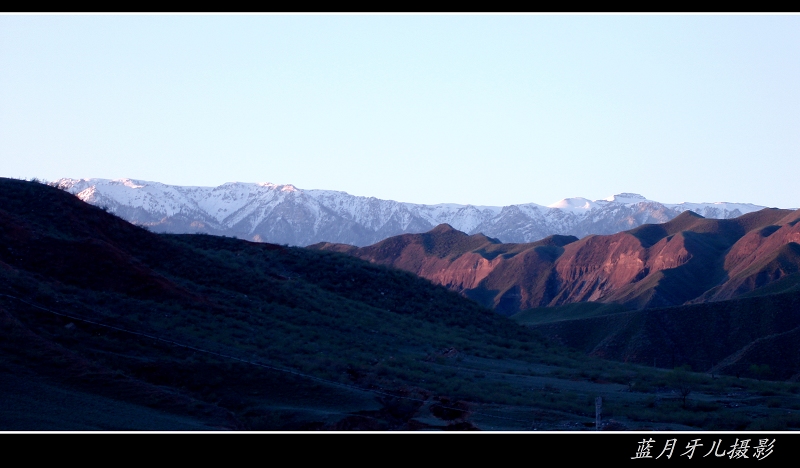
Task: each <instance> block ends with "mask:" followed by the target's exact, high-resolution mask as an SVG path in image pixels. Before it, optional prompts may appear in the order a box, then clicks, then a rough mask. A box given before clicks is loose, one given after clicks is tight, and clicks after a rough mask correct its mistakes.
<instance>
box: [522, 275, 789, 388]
mask: <svg viewBox="0 0 800 468" xmlns="http://www.w3.org/2000/svg"><path fill="white" fill-rule="evenodd" d="M788 280H790V278H787V281H786V282H787V283H788V282H789V281H788ZM775 286H780V284H778V283H776V285H775ZM777 289H778V290H779V291H781V292H778V293H776V294H763V292H762V294H758V295H753V296H752V297H743V298H738V299H732V300H728V301H719V302H709V303H703V304H691V305H686V306H680V307H667V308H658V309H647V310H639V311H624V309H619V308H617V309H614V308H608V306H607V305H605V310H604V307H603V306H604V305H601V304H597V305H596V306H594V308H591V307H590V306H589V305H588V304H586V305H584V307H583V309H584V311H582V312H581V313H578V312H576V311H578V310H579V308H576V307H575V306H577V305H572V308H573V309H575V311H572V310H569V309H567V308H558V309H556V310H552V309H534V310H529V311H525V312H520V313H519V314H517V315H515V316H514V317H513V319H515V320H517V321H518V322H519V323H523V324H526V325H528V326H531V327H532V328H534V329H536V330H538V331H541V332H542V333H543V334H545V335H547V336H550V337H551V338H554V339H557V341H559V342H560V343H562V344H565V345H568V346H570V347H573V348H576V349H580V350H582V351H584V352H586V353H588V354H592V355H596V356H600V357H603V358H608V359H615V360H620V361H626V362H637V363H642V364H653V363H655V364H656V365H660V366H661V367H670V368H672V367H675V366H681V365H685V364H688V365H691V367H692V368H693V369H697V370H702V371H708V372H714V373H724V374H728V375H739V376H741V375H747V376H750V377H758V378H762V377H763V378H769V379H774V380H792V381H796V380H798V378H800V340H798V338H800V292H797V291H793V290H792V289H793V288H777ZM786 289H789V292H783V291H785V290H786ZM559 309H567V310H564V311H563V313H559V312H561V311H560V310H559ZM763 366H768V367H769V372H761V369H762V368H763ZM753 369H756V370H755V371H754V370H753Z"/></svg>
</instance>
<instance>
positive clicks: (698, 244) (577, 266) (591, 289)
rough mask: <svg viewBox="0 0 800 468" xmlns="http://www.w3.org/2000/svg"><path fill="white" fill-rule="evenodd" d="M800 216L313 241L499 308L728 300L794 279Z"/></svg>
mask: <svg viewBox="0 0 800 468" xmlns="http://www.w3.org/2000/svg"><path fill="white" fill-rule="evenodd" d="M798 221H800V214H799V213H798V212H796V211H791V210H779V209H765V210H761V211H758V212H755V213H750V214H747V215H744V216H741V217H739V218H736V219H729V220H717V219H706V218H703V217H702V216H699V215H697V214H695V213H693V212H685V213H683V214H681V215H680V216H678V217H676V218H675V219H673V220H671V221H669V222H667V223H664V224H648V225H643V226H640V227H638V228H636V229H632V230H630V231H626V232H620V233H617V234H613V235H607V236H589V237H585V238H583V239H581V240H578V239H577V238H575V237H571V236H551V237H548V238H546V239H543V240H541V241H538V242H533V243H529V244H503V243H500V242H499V241H497V240H496V239H492V238H489V237H486V236H484V235H482V234H475V235H472V236H469V235H467V234H464V233H463V232H460V231H457V230H455V229H453V228H452V227H450V226H448V225H440V226H437V227H436V228H435V229H433V230H431V231H430V232H427V233H424V234H405V235H402V236H396V237H391V238H388V239H386V240H384V241H381V242H379V243H377V244H374V245H371V246H368V247H363V248H356V247H353V246H345V245H341V244H316V245H314V246H311V248H316V249H320V250H334V251H339V252H344V253H348V254H350V255H354V256H356V257H359V258H362V259H366V260H369V261H371V262H374V263H379V264H384V265H391V266H394V267H397V268H401V269H403V270H407V271H410V272H413V273H415V274H417V275H419V276H422V277H424V278H427V279H429V280H431V281H432V282H434V283H436V284H441V285H444V286H446V287H448V288H450V289H453V290H456V291H459V292H460V293H462V294H464V295H465V296H467V297H470V298H473V299H475V300H477V301H479V302H481V303H483V304H485V305H487V306H490V307H493V308H495V310H497V311H498V312H500V313H503V314H513V313H515V312H517V311H519V310H524V309H529V308H535V307H545V306H557V305H564V304H571V303H576V302H587V301H591V302H602V303H616V304H622V305H625V306H628V307H632V308H636V309H643V308H650V307H666V306H673V305H680V304H684V303H688V302H703V301H709V300H723V299H730V298H733V297H737V296H740V295H742V294H746V293H751V292H753V291H755V290H758V289H760V288H763V287H765V286H767V285H769V284H772V283H774V282H776V281H779V280H784V281H786V278H790V280H791V278H794V277H795V276H798V271H800V244H799V243H800V223H798ZM792 275H794V276H792ZM789 282H791V281H789Z"/></svg>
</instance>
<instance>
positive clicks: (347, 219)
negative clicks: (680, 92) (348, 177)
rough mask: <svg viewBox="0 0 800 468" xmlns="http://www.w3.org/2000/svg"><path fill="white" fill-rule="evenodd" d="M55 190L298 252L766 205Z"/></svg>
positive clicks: (88, 183) (599, 228) (103, 182)
mask: <svg viewBox="0 0 800 468" xmlns="http://www.w3.org/2000/svg"><path fill="white" fill-rule="evenodd" d="M52 185H54V186H57V187H59V188H61V189H63V190H66V191H69V192H70V193H73V194H75V195H77V196H78V197H79V198H80V199H81V200H83V201H86V202H88V203H91V204H93V205H96V206H102V207H105V208H106V209H108V210H109V211H110V212H111V213H114V214H116V215H117V216H120V217H122V218H123V219H125V220H127V221H130V222H132V223H134V224H139V225H142V226H147V227H149V228H151V229H152V230H153V231H155V232H164V233H196V232H202V233H207V234H216V235H226V236H235V237H238V238H241V239H247V240H252V241H256V242H272V243H277V244H289V245H300V246H304V245H310V244H314V243H317V242H336V243H344V244H352V245H356V246H366V245H370V244H374V243H375V242H378V241H380V240H383V239H385V238H387V237H391V236H395V235H398V234H404V233H420V232H426V231H428V230H430V229H432V228H433V227H435V226H437V225H439V224H443V223H446V224H449V225H450V226H452V227H453V228H455V229H458V230H460V231H463V232H466V233H468V234H475V233H483V234H485V235H487V236H490V237H494V238H497V239H500V240H501V241H503V242H532V241H536V240H539V239H543V238H545V237H547V236H550V235H554V234H560V235H573V236H577V237H585V236H587V235H590V234H612V233H616V232H620V231H624V230H627V229H632V228H634V227H636V226H639V225H642V224H645V223H663V222H666V221H669V220H671V219H673V218H674V217H676V216H677V215H679V214H680V213H682V212H684V211H686V210H692V211H694V212H695V213H698V214H700V215H702V216H704V217H707V218H720V219H727V218H735V217H737V216H741V215H742V214H745V213H749V212H753V211H757V210H759V209H762V208H763V207H761V206H756V205H752V204H746V203H680V204H664V203H659V202H655V201H651V200H647V199H646V198H644V197H642V196H641V195H636V194H629V193H624V194H619V195H615V196H611V197H609V198H607V199H605V200H595V201H592V200H588V199H585V198H568V199H564V200H561V201H560V202H557V203H554V204H553V205H550V206H542V205H537V204H535V203H526V204H520V205H511V206H503V207H500V206H473V205H457V204H438V205H419V204H412V203H402V202H397V201H392V200H379V199H377V198H374V197H359V196H353V195H349V194H347V193H345V192H337V191H332V190H302V189H298V188H297V187H294V186H293V185H275V184H270V183H257V184H256V183H239V182H235V183H227V184H224V185H221V186H219V187H182V186H174V185H166V184H162V183H158V182H147V181H142V180H132V179H119V180H107V179H60V180H58V181H55V182H53V183H52Z"/></svg>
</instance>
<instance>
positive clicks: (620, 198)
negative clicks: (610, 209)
mask: <svg viewBox="0 0 800 468" xmlns="http://www.w3.org/2000/svg"><path fill="white" fill-rule="evenodd" d="M603 200H604V201H608V202H614V203H624V204H630V203H641V202H646V201H650V200H648V199H647V198H645V197H644V196H642V195H639V194H638V193H630V192H623V193H618V194H616V195H611V196H610V197H606V198H604V199H603Z"/></svg>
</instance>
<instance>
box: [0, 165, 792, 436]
mask: <svg viewBox="0 0 800 468" xmlns="http://www.w3.org/2000/svg"><path fill="white" fill-rule="evenodd" d="M0 334H2V339H0V393H1V394H2V398H0V401H2V402H3V403H1V404H0V430H30V429H34V430H36V429H38V430H77V429H99V430H110V429H119V430H131V429H133V430H136V429H138V430H154V429H176V430H196V429H242V430H253V429H256V430H301V429H306V430H336V429H341V430H351V429H369V430H397V429H412V430H413V429H422V430H425V429H525V430H527V429H534V428H535V429H539V430H541V429H562V430H563V429H571V430H574V429H587V428H591V427H592V425H593V424H594V399H595V397H596V396H603V397H604V399H605V401H606V403H605V405H604V408H605V410H604V411H606V413H605V417H606V418H607V419H605V420H604V421H606V425H605V428H622V429H641V428H645V429H647V428H653V429H691V428H707V429H720V428H723V429H724V428H746V427H751V426H752V425H755V424H767V425H768V424H772V425H773V427H774V428H780V427H784V428H785V427H795V425H798V426H800V419H798V420H797V421H796V420H795V419H793V418H794V416H793V415H792V414H793V413H791V411H793V409H792V408H794V406H798V402H797V395H796V392H797V390H798V387H797V386H793V385H792V384H784V383H763V382H757V381H749V380H746V379H740V380H739V381H734V380H726V379H710V378H706V377H705V376H699V375H694V374H692V375H691V379H693V380H692V385H693V389H694V395H693V398H694V399H695V400H694V401H695V403H694V404H693V403H692V400H691V399H690V402H689V404H688V405H687V404H685V403H684V402H683V401H679V399H677V398H675V397H674V395H672V394H671V393H670V392H671V390H672V389H673V388H674V386H673V381H674V379H673V378H672V377H670V376H671V374H670V373H668V372H664V371H662V370H659V369H651V368H646V367H641V366H632V365H627V364H622V363H616V362H610V361H603V360H599V359H596V358H592V357H590V356H589V357H587V356H585V355H583V354H582V353H578V352H573V351H568V350H567V349H565V348H563V347H560V346H558V345H554V344H552V342H551V341H549V340H547V339H545V338H543V337H542V336H541V335H540V334H539V333H538V332H537V331H534V330H531V329H529V328H526V327H521V326H519V325H518V324H516V323H514V322H513V321H511V320H508V319H507V318H505V317H502V316H500V315H499V314H496V313H494V312H492V311H491V310H489V309H486V308H483V307H481V306H480V305H478V304H477V303H475V302H473V301H470V300H468V299H465V298H463V297H461V296H459V295H458V294H456V293H455V292H452V291H448V290H447V289H445V288H443V287H440V286H436V285H434V284H432V283H431V282H429V281H427V280H425V279H421V278H419V277H416V276H414V275H412V274H410V273H407V272H403V271H398V270H393V269H390V268H386V267H382V266H376V265H372V264H370V263H368V262H365V261H362V260H359V259H357V258H354V257H351V256H347V255H344V254H341V253H336V252H319V251H313V250H309V249H301V248H289V247H283V246H277V245H271V244H257V243H251V242H246V241H242V240H237V239H232V238H222V237H214V236H205V235H156V234H153V233H150V232H147V231H146V230H144V229H141V228H139V227H136V226H133V225H131V224H129V223H127V222H125V221H123V220H121V219H119V218H116V217H114V216H112V215H110V214H108V213H105V212H104V211H103V210H101V209H99V208H96V207H92V206H90V205H87V204H85V203H83V202H81V201H80V200H78V199H77V198H76V197H74V196H72V195H69V194H67V193H65V192H61V191H59V190H57V189H55V188H52V187H48V186H45V185H42V184H38V183H33V182H24V181H18V180H10V179H0ZM671 379H672V380H671ZM732 385H738V388H740V389H741V391H740V392H738V393H737V396H734V397H731V396H726V395H729V393H730V392H729V388H730V386H732ZM631 390H633V391H631ZM764 392H769V398H771V399H770V400H769V402H768V401H767V395H765V394H764ZM732 399H733V400H736V402H737V403H736V405H738V406H736V407H734V406H730V407H728V406H724V405H725V404H727V403H728V402H730V401H731V400H732ZM768 403H769V404H768ZM792 405H794V406H792ZM798 409H800V406H798ZM712 410H713V411H712ZM745 410H746V411H747V413H745V412H744V411H745ZM787 411H788V412H789V413H788V414H789V415H788V416H787ZM745 414H746V415H747V416H746V417H745V416H744V415H745ZM754 414H755V416H754ZM778 414H781V415H782V418H783V419H776V415H778ZM753 427H754V426H753Z"/></svg>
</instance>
